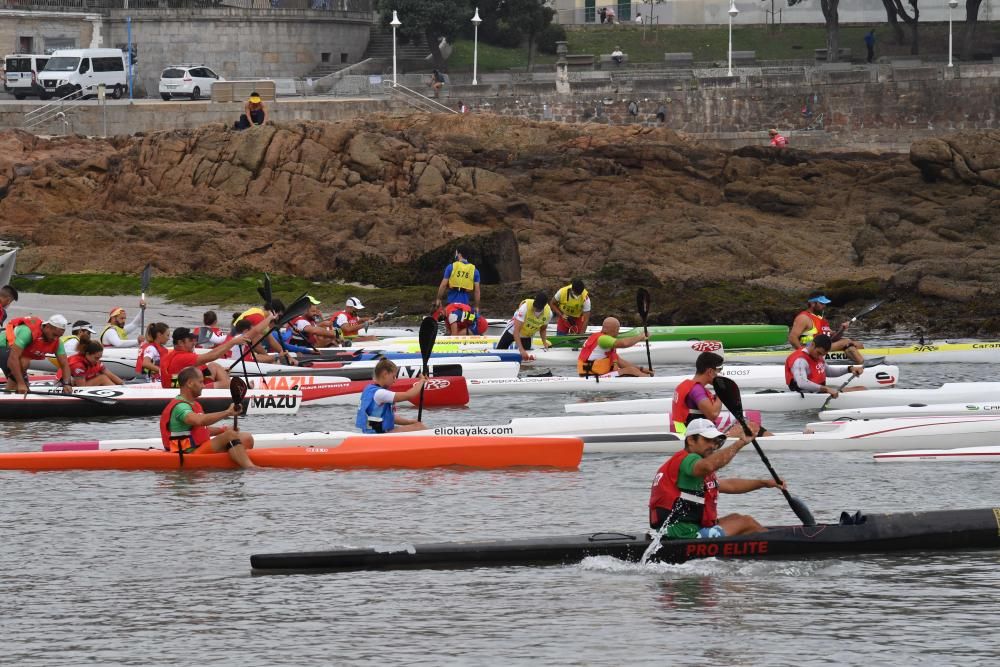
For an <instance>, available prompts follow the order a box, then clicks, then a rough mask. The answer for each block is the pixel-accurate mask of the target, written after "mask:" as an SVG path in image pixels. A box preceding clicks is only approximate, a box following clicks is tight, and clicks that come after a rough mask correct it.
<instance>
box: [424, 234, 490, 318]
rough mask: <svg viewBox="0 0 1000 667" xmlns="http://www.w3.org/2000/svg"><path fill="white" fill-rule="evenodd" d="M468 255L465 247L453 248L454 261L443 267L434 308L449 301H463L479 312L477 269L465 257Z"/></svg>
mask: <svg viewBox="0 0 1000 667" xmlns="http://www.w3.org/2000/svg"><path fill="white" fill-rule="evenodd" d="M468 255H469V253H468V251H467V250H466V249H465V248H461V247H459V248H456V249H455V261H453V262H452V263H451V264H449V265H448V266H447V267H445V269H444V278H442V280H441V284H440V285H438V291H437V298H436V299H434V307H435V308H440V307H441V306H442V305H445V306H447V305H448V304H450V303H464V304H465V305H467V306H472V309H473V310H474V311H476V312H477V313H478V312H479V269H477V268H476V265H475V264H473V263H472V262H470V261H468V260H466V259H465V258H466V257H468ZM445 291H447V298H446V295H445ZM470 297H471V298H470Z"/></svg>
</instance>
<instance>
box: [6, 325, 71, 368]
mask: <svg viewBox="0 0 1000 667" xmlns="http://www.w3.org/2000/svg"><path fill="white" fill-rule="evenodd" d="M22 324H23V325H24V326H26V327H28V329H29V330H30V331H31V343H29V344H28V346H27V347H26V348H24V350H22V351H21V357H22V358H26V359H32V360H34V361H41V360H43V359H45V356H46V355H49V354H55V353H56V351H57V350H58V349H59V339H58V338H56V339H55V340H50V341H47V340H45V339H44V338H43V337H42V320H41V318H38V317H33V316H31V315H29V316H28V317H18V318H16V319H13V320H11V321H10V322H8V323H7V327H6V333H7V347H12V346H13V345H14V341H15V339H16V338H17V334H16V333H15V331H14V329H16V328H17V327H19V326H21V325H22Z"/></svg>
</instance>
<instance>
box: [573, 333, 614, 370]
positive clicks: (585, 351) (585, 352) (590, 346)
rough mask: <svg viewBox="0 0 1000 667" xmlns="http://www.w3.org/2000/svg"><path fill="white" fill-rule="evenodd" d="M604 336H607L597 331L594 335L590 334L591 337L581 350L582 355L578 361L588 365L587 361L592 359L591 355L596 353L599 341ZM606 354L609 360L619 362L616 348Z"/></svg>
mask: <svg viewBox="0 0 1000 667" xmlns="http://www.w3.org/2000/svg"><path fill="white" fill-rule="evenodd" d="M603 335H605V334H604V333H603V332H601V331H595V332H594V333H592V334H590V337H589V338H587V341H586V342H585V343H584V344H583V347H582V348H580V354H579V356H577V358H576V360H577V361H581V362H583V363H587V360H588V359H589V358H590V353H591V352H593V351H594V348H595V347H597V341H598V340H599V339H600V337H601V336H603ZM605 354H606V355H607V358H608V359H610V360H611V361H612V362H615V361H618V352H617V351H616V350H615V348H611V349H610V350H608V351H607V352H606V353H605Z"/></svg>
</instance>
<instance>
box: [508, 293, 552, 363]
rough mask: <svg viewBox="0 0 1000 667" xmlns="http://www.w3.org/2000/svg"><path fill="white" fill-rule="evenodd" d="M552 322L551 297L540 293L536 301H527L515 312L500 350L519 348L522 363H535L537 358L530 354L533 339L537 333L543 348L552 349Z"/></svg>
mask: <svg viewBox="0 0 1000 667" xmlns="http://www.w3.org/2000/svg"><path fill="white" fill-rule="evenodd" d="M551 321H552V307H551V306H550V305H549V295H548V294H547V293H546V292H539V293H538V294H536V295H535V298H534V299H525V300H524V301H522V302H521V304H520V305H519V306H518V307H517V310H516V311H514V317H512V318H511V319H510V321H509V322H507V328H506V329H504V330H503V333H502V334H501V335H500V340H499V341H497V349H498V350H509V349H511V347H512V346H517V349H518V351H519V352H520V353H521V361H533V360H534V359H535V358H534V357H533V356H532V355H531V354H529V353H528V350H530V349H531V339H532V338H533V337H534V335H535V334H536V333H537V334H538V337H539V339H541V341H542V347H543V349H544V348H549V347H552V343H550V342H549V339H548V336H547V332H548V327H549V322H551Z"/></svg>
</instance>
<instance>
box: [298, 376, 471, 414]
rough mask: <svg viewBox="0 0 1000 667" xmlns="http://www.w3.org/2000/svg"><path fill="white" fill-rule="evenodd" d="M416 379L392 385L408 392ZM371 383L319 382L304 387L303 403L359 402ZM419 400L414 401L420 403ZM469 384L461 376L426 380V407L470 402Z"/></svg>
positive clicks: (397, 381)
mask: <svg viewBox="0 0 1000 667" xmlns="http://www.w3.org/2000/svg"><path fill="white" fill-rule="evenodd" d="M416 381H417V380H416V379H415V378H400V379H398V380H396V382H394V383H393V385H392V386H391V387H390V388H389V389H391V390H392V391H406V390H407V389H409V388H410V387H412V386H413V384H414V383H415V382H416ZM370 384H371V381H369V380H353V381H350V382H320V383H316V384H309V385H304V386H302V388H301V389H302V402H303V403H306V404H312V405H357V403H358V400H359V397H360V394H361V392H362V391H364V388H365V387H367V386H368V385H370ZM418 402H419V399H414V400H413V401H411V403H413V405H417V403H418ZM468 403H469V385H468V384H467V383H466V380H465V378H464V377H462V376H458V377H435V378H431V379H429V380H428V381H427V384H426V385H425V387H424V407H425V408H435V407H449V406H461V405H468Z"/></svg>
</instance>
